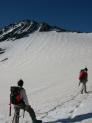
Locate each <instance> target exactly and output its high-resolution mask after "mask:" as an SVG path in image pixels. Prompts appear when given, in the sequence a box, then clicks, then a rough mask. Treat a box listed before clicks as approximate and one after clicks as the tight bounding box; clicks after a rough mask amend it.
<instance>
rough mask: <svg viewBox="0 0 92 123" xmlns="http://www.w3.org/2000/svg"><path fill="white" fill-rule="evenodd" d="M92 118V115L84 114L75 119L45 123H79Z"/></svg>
mask: <svg viewBox="0 0 92 123" xmlns="http://www.w3.org/2000/svg"><path fill="white" fill-rule="evenodd" d="M89 118H92V113H87V114H82V115H78V116H76V117H74V118H66V119H58V120H56V121H49V122H45V123H57V122H59V123H74V122H78V121H80V122H81V121H83V120H86V119H89Z"/></svg>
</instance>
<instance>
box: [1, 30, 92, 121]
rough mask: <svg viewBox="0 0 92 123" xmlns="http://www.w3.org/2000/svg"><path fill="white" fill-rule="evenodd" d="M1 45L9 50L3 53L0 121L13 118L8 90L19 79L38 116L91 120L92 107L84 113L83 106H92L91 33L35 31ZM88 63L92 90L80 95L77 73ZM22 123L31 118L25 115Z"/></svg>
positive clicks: (89, 82) (89, 87)
mask: <svg viewBox="0 0 92 123" xmlns="http://www.w3.org/2000/svg"><path fill="white" fill-rule="evenodd" d="M0 48H1V49H5V51H6V52H5V53H3V54H1V55H0V71H1V76H0V81H1V82H0V110H1V111H0V123H5V122H10V121H11V118H12V117H11V118H9V117H8V103H9V89H10V86H11V85H16V83H17V81H18V80H19V79H20V78H22V79H23V80H24V83H25V84H24V86H25V88H26V89H27V94H28V97H29V103H30V104H31V105H32V107H33V108H34V109H35V111H36V114H37V117H38V118H40V119H43V120H44V121H47V122H51V121H52V122H61V123H66V122H67V123H69V122H79V123H80V122H83V121H85V122H86V120H87V123H88V122H89V120H90V119H91V118H92V117H90V114H91V112H92V110H91V109H90V108H88V107H87V108H88V110H87V111H85V112H84V110H83V108H84V106H87V103H86V102H89V103H88V106H90V102H91V98H92V96H91V87H92V84H91V80H92V76H91V71H92V65H91V61H92V34H91V33H90V34H89V33H88V34H85V33H79V34H78V33H64V32H63V33H57V32H55V31H51V32H35V33H32V34H30V35H29V37H25V38H22V39H17V40H15V41H14V42H13V41H12V40H10V41H4V42H0ZM86 66H87V67H88V70H89V71H88V72H89V81H88V84H87V89H88V91H89V92H90V93H88V94H84V95H81V94H80V92H79V91H80V88H81V87H79V88H78V74H79V71H80V69H81V68H84V67H86ZM2 95H3V96H2ZM88 100H89V101H88ZM81 105H82V106H81ZM82 107H83V108H82ZM79 110H81V111H80V112H79ZM78 113H79V114H78ZM87 113H88V115H86V114H87ZM12 114H13V112H12ZM83 114H85V115H86V116H84V115H83ZM77 116H79V117H77ZM82 116H84V119H83V117H82ZM5 117H6V119H5ZM76 117H77V119H76ZM80 117H81V118H80ZM85 117H86V118H85ZM89 117H90V118H89ZM79 118H80V120H79ZM91 121H92V119H91ZM20 122H21V123H23V122H24V123H26V122H30V118H29V117H28V115H27V114H25V119H22V118H20Z"/></svg>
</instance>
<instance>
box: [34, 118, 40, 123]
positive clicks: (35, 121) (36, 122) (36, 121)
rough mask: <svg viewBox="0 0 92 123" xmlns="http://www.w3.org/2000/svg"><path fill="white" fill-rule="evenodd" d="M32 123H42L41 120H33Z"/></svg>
mask: <svg viewBox="0 0 92 123" xmlns="http://www.w3.org/2000/svg"><path fill="white" fill-rule="evenodd" d="M33 123H42V120H37V119H35V120H33Z"/></svg>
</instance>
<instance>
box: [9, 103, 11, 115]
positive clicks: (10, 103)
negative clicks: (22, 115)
mask: <svg viewBox="0 0 92 123" xmlns="http://www.w3.org/2000/svg"><path fill="white" fill-rule="evenodd" d="M9 116H11V103H10V104H9Z"/></svg>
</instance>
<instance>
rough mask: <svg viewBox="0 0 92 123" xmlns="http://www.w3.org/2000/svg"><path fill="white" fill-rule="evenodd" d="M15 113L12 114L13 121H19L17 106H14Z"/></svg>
mask: <svg viewBox="0 0 92 123" xmlns="http://www.w3.org/2000/svg"><path fill="white" fill-rule="evenodd" d="M14 109H15V114H14V117H15V118H14V121H15V122H14V123H19V113H20V109H19V108H18V107H15V108H14Z"/></svg>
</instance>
